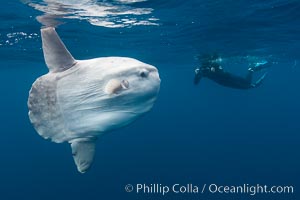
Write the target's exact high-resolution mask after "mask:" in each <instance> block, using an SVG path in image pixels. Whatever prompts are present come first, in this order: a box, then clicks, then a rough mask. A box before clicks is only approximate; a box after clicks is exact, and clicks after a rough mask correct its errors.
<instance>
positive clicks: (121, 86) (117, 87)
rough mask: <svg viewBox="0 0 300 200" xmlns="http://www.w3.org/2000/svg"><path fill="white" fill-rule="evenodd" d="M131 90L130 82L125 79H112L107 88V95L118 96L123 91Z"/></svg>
mask: <svg viewBox="0 0 300 200" xmlns="http://www.w3.org/2000/svg"><path fill="white" fill-rule="evenodd" d="M128 88H129V82H128V81H127V80H126V79H124V80H122V81H120V80H117V79H111V80H109V81H108V83H107V84H106V86H105V89H104V91H105V93H106V94H118V93H119V92H121V91H122V90H126V89H128Z"/></svg>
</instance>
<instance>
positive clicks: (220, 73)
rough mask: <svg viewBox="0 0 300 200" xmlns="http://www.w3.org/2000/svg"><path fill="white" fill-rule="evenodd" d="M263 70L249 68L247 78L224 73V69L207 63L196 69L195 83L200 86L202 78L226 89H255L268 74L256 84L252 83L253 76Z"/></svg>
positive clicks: (215, 64)
mask: <svg viewBox="0 0 300 200" xmlns="http://www.w3.org/2000/svg"><path fill="white" fill-rule="evenodd" d="M261 69H262V67H254V68H249V69H248V74H247V76H246V77H240V76H236V75H234V74H231V73H229V72H226V71H224V70H223V69H222V67H221V66H220V65H219V64H217V63H205V64H204V65H202V67H200V68H197V69H196V71H195V72H196V74H195V78H194V83H195V84H198V83H199V81H200V79H201V78H202V77H206V78H209V79H211V80H213V81H214V82H216V83H218V84H220V85H223V86H226V87H231V88H236V89H250V88H255V87H258V86H259V85H260V84H261V83H262V80H263V79H264V77H265V75H266V74H264V75H262V76H261V77H260V78H259V79H258V81H256V82H255V83H252V74H253V72H254V71H258V70H261Z"/></svg>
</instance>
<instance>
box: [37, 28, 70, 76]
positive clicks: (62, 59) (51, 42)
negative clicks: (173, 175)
mask: <svg viewBox="0 0 300 200" xmlns="http://www.w3.org/2000/svg"><path fill="white" fill-rule="evenodd" d="M41 34H42V43H43V52H44V58H45V61H46V65H47V66H48V68H49V70H50V72H62V71H65V70H67V69H69V68H71V67H72V66H73V65H74V64H75V63H76V60H75V59H74V58H73V56H72V55H71V54H70V52H69V51H68V50H67V48H66V46H65V45H64V43H63V42H62V41H61V39H60V38H59V36H58V34H57V33H56V31H55V29H54V28H53V27H48V28H44V29H41Z"/></svg>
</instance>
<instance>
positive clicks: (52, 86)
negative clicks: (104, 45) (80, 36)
mask: <svg viewBox="0 0 300 200" xmlns="http://www.w3.org/2000/svg"><path fill="white" fill-rule="evenodd" d="M41 35H42V43H43V52H44V58H45V62H46V65H47V67H48V68H49V72H48V73H47V74H45V75H43V76H41V77H39V78H38V79H37V80H36V81H35V82H34V83H33V85H32V87H31V90H30V91H29V98H28V108H29V118H30V121H31V123H32V124H33V126H34V128H35V130H36V131H37V132H38V133H39V135H41V136H42V137H43V138H45V139H51V140H52V141H53V142H56V143H61V142H69V143H70V144H71V148H72V155H73V158H74V161H75V164H76V166H77V169H78V171H79V172H81V173H84V172H86V171H87V170H88V169H89V168H90V166H91V164H92V162H93V157H94V154H95V144H96V140H97V138H98V137H99V136H100V135H102V134H103V133H104V132H107V131H111V130H114V129H117V128H120V127H123V126H125V125H127V124H129V123H131V122H133V121H134V120H135V119H137V118H138V117H139V116H141V115H143V114H145V113H146V112H148V111H150V109H151V108H152V106H153V104H154V102H155V100H156V98H157V95H158V93H159V88H160V78H159V74H158V70H157V69H156V68H155V67H154V66H151V65H148V64H146V63H143V62H141V61H138V60H136V59H133V58H127V57H102V58H95V59H90V60H75V59H74V58H73V56H72V55H71V54H70V52H69V51H68V50H67V49H66V47H65V45H64V44H63V42H62V41H61V40H60V38H59V36H58V34H57V33H56V31H55V29H54V28H52V27H48V28H44V29H42V30H41Z"/></svg>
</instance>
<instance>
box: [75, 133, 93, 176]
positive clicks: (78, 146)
mask: <svg viewBox="0 0 300 200" xmlns="http://www.w3.org/2000/svg"><path fill="white" fill-rule="evenodd" d="M70 143H71V148H72V155H73V158H74V161H75V164H76V166H77V169H78V171H79V172H81V173H85V172H86V171H87V170H88V169H89V168H90V167H91V165H92V163H93V159H94V155H95V148H96V138H78V139H74V140H71V141H70Z"/></svg>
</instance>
